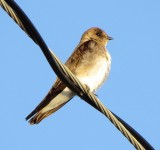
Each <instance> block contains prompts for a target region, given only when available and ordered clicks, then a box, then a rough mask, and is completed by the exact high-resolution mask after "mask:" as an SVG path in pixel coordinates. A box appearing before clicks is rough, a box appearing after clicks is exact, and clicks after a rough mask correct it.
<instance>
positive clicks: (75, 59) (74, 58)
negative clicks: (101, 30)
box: [26, 41, 90, 124]
mask: <svg viewBox="0 0 160 150" xmlns="http://www.w3.org/2000/svg"><path fill="white" fill-rule="evenodd" d="M89 42H90V41H87V42H85V43H82V44H81V45H78V46H77V48H76V49H75V51H74V52H73V53H72V55H71V56H70V57H69V59H68V60H67V62H66V63H65V65H66V66H67V67H68V69H70V71H71V72H72V73H73V74H74V72H75V70H76V67H77V64H78V63H79V61H81V60H82V59H83V55H84V53H85V52H86V51H88V45H89ZM65 87H66V85H65V84H64V83H63V82H62V81H61V80H60V79H59V78H57V80H56V82H55V84H54V85H53V86H52V88H51V90H50V91H49V92H48V94H47V95H46V97H45V98H44V99H43V100H42V101H41V103H40V104H39V105H38V106H37V107H36V108H35V109H34V110H33V111H32V112H31V113H30V114H29V115H28V116H27V117H26V120H28V119H30V118H31V117H32V116H34V115H35V114H36V113H38V112H39V111H40V110H42V109H43V108H44V107H45V106H46V105H48V104H49V103H50V101H51V100H53V99H54V98H55V97H56V96H57V95H58V94H59V93H60V92H62V91H63V90H64V88H65ZM63 105H64V104H63ZM63 105H61V106H59V107H57V108H55V109H54V110H50V111H49V112H46V114H44V115H43V118H44V117H47V116H48V115H49V114H51V113H53V112H55V111H56V110H58V109H59V108H61V107H62V106H63ZM43 118H39V121H41V120H42V119H43ZM30 123H32V120H31V121H30ZM33 124H34V122H33Z"/></svg>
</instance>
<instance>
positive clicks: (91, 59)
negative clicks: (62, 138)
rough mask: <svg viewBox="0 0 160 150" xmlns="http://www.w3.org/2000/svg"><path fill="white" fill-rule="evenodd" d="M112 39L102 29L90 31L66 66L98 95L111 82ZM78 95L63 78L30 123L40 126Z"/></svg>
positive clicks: (39, 106) (53, 88) (30, 116)
mask: <svg viewBox="0 0 160 150" xmlns="http://www.w3.org/2000/svg"><path fill="white" fill-rule="evenodd" d="M109 40H112V38H111V37H110V36H108V35H107V34H106V33H105V32H104V31H103V30H102V29H100V28H96V27H94V28H90V29H88V30H87V31H86V32H84V34H83V35H82V37H81V40H80V43H79V44H78V46H77V47H76V49H75V50H74V52H73V53H72V55H71V56H70V57H69V59H68V60H67V62H66V63H65V65H66V66H67V67H68V69H70V71H71V72H72V73H73V74H74V75H75V76H76V77H77V78H78V79H79V80H80V81H81V82H82V83H83V84H85V85H86V86H87V87H88V88H89V89H90V91H91V92H95V91H96V90H97V89H98V88H99V87H100V86H101V85H102V83H103V82H104V81H105V80H106V79H107V77H108V75H109V72H110V66H111V56H110V54H109V52H108V50H107V49H106V45H107V43H108V41H109ZM74 96H75V93H74V92H73V91H71V90H70V89H69V88H68V87H67V86H66V85H65V84H64V83H63V82H62V81H61V80H60V79H59V78H57V80H56V81H55V83H54V85H53V86H52V88H51V89H50V91H49V92H48V94H47V95H46V97H45V98H44V99H43V100H42V102H41V103H40V104H39V105H38V106H37V107H36V108H35V109H34V110H33V111H32V112H31V113H30V114H29V115H28V116H27V117H26V120H28V119H30V118H31V119H30V120H29V122H30V124H38V123H39V122H40V121H42V120H43V119H44V118H45V117H47V116H49V115H51V114H52V113H54V112H55V111H57V110H58V109H60V108H61V107H62V106H64V105H65V104H66V103H67V102H68V101H69V100H71V99H72V98H73V97H74Z"/></svg>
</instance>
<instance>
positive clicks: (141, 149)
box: [0, 0, 154, 150]
mask: <svg viewBox="0 0 160 150" xmlns="http://www.w3.org/2000/svg"><path fill="white" fill-rule="evenodd" d="M0 5H1V7H2V8H3V9H4V10H5V11H6V12H7V13H8V15H9V16H10V17H11V18H12V19H13V20H14V21H15V22H16V23H17V24H18V25H19V26H20V27H21V29H22V30H23V31H24V32H25V33H26V34H27V35H28V36H29V37H30V38H31V39H32V40H33V41H34V42H35V43H36V44H38V45H39V46H40V44H41V43H39V41H40V40H42V42H44V41H43V39H42V38H41V36H40V35H39V37H38V38H37V37H36V36H35V35H34V33H35V31H37V30H36V29H35V31H34V33H32V31H33V30H30V27H28V26H27V25H32V23H31V22H29V23H28V22H26V20H25V21H24V20H22V16H21V17H19V13H20V12H21V11H22V10H18V13H17V11H16V10H14V8H13V6H14V7H15V6H16V7H17V6H18V5H17V4H16V3H15V2H14V1H13V0H0ZM11 5H12V7H11ZM17 8H18V7H17ZM23 15H24V12H23ZM23 17H27V16H26V15H25V16H23ZM27 19H28V18H27ZM28 20H29V19H28ZM28 20H27V21H28ZM29 21H30V20H29ZM27 23H28V24H27ZM26 24H27V25H26ZM32 28H33V29H34V28H35V27H34V26H33V25H32ZM44 44H45V43H44ZM45 46H46V45H44V46H40V47H41V49H42V51H43V48H44V49H45ZM47 50H48V51H49V53H50V55H51V57H50V58H47V60H48V62H49V63H50V65H51V63H53V62H55V63H56V64H55V66H57V67H52V68H53V70H54V71H55V72H56V74H58V77H59V78H60V79H61V80H62V81H63V82H64V83H65V84H66V85H67V86H68V87H69V88H70V89H71V90H73V91H74V92H75V93H76V94H77V95H78V96H80V97H81V98H82V99H84V100H85V101H86V102H87V103H89V104H90V105H92V106H93V107H94V108H96V109H97V110H99V111H100V112H101V113H103V114H104V115H105V116H106V117H107V118H108V119H109V120H110V121H111V122H112V123H113V124H114V125H115V127H116V128H117V129H118V130H119V131H121V133H122V134H123V135H124V136H125V137H126V138H127V139H128V140H129V141H130V143H131V144H132V145H133V146H134V147H135V148H136V149H138V150H145V149H147V150H154V148H153V147H152V146H151V145H150V144H149V143H148V142H147V141H146V140H145V139H144V138H143V137H141V136H140V135H139V134H137V132H136V131H135V130H134V129H133V128H132V127H130V126H129V125H128V124H127V123H125V122H124V121H123V120H122V119H121V118H119V117H118V116H117V115H115V114H114V113H112V112H111V111H110V110H109V109H107V108H106V107H105V106H104V105H103V104H102V103H101V102H100V100H99V99H98V98H97V97H96V96H95V95H94V94H93V93H92V92H90V90H89V89H88V88H87V87H86V86H85V85H83V84H82V83H81V82H80V81H79V80H78V79H77V78H76V77H75V76H74V75H73V74H72V72H71V71H70V70H69V69H68V68H67V67H66V66H65V65H63V64H62V63H61V62H60V61H59V59H58V58H57V57H56V56H55V54H54V53H53V52H52V51H51V50H49V49H48V47H47ZM45 56H46V55H45ZM46 57H47V56H46ZM52 59H53V61H52ZM51 66H52V65H51ZM55 68H56V69H58V71H59V72H60V73H57V72H58V71H57V70H56V69H55ZM62 75H63V77H62ZM134 131H135V132H134ZM139 136H140V137H139ZM139 141H140V142H139Z"/></svg>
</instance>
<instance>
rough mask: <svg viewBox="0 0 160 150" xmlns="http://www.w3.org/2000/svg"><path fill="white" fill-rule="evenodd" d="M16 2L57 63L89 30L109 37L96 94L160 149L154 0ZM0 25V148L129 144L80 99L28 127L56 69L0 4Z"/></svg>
mask: <svg viewBox="0 0 160 150" xmlns="http://www.w3.org/2000/svg"><path fill="white" fill-rule="evenodd" d="M16 2H17V3H18V4H19V5H20V6H21V8H22V9H23V10H24V11H25V12H26V14H27V15H28V16H29V18H30V19H31V20H32V21H33V23H34V25H35V26H36V27H37V29H38V30H39V32H40V33H41V35H42V36H43V38H44V40H45V41H46V43H47V45H48V46H49V47H50V48H51V49H52V50H53V51H54V52H55V54H56V55H57V56H58V57H59V58H60V59H61V60H62V62H65V61H66V59H67V58H68V57H69V56H70V54H71V53H72V51H73V50H74V48H75V47H76V45H77V44H78V42H79V40H80V37H81V35H82V33H83V32H84V31H85V30H86V29H88V28H90V27H93V26H98V27H100V28H102V29H103V30H105V31H106V32H107V33H108V34H109V35H110V36H112V37H114V40H113V41H111V42H109V44H108V46H107V48H108V50H109V52H110V54H111V56H112V69H111V73H110V76H109V79H108V80H107V82H106V83H105V84H104V85H103V86H102V87H101V88H100V90H99V91H98V92H97V94H98V96H99V98H100V99H101V101H102V102H103V103H104V104H105V106H107V107H108V108H109V109H110V110H112V111H113V112H114V113H116V114H117V115H119V116H120V117H121V118H123V119H124V120H125V121H126V122H127V123H129V124H130V125H131V126H132V127H133V128H135V129H136V130H137V131H138V132H139V133H140V134H141V135H142V136H144V137H145V138H146V139H147V140H148V141H149V142H150V143H151V144H152V145H153V146H154V147H155V149H160V117H159V114H160V109H159V108H160V91H159V90H160V9H159V8H160V1H159V0H154V1H149V0H141V1H139V0H134V1H128V0H121V1H118V0H117V1H116V0H113V1H112V0H110V1H108V0H99V1H91V0H88V1H86V0H81V1H75V0H70V1H65V2H64V1H62V0H59V1H52V0H46V1H22V0H17V1H16ZM0 26H1V27H0V41H1V44H0V49H1V50H0V103H1V108H0V120H1V121H0V149H3V150H11V149H12V150H22V149H23V150H28V149H30V150H32V149H36V150H46V149H47V150H51V149H52V150H53V149H54V150H56V149H57V150H64V149H70V150H72V149H76V150H89V149H90V150H91V149H92V150H97V149H101V150H106V149H113V150H115V149H126V150H132V149H134V147H133V146H132V145H131V144H130V143H129V142H128V140H126V138H125V137H124V136H123V135H122V134H121V133H120V132H119V131H118V130H117V129H116V128H115V127H114V126H113V125H112V124H111V123H110V122H109V120H108V119H107V118H105V117H104V116H103V115H102V114H100V113H99V112H98V111H96V110H94V109H93V108H92V107H91V106H89V105H88V104H86V103H85V102H84V101H83V100H81V99H80V98H78V97H75V98H74V99H73V100H72V101H71V102H70V103H68V104H67V105H66V106H65V107H63V109H61V110H59V111H58V112H56V113H55V114H54V115H52V116H50V117H48V118H47V119H45V120H43V121H42V122H41V123H40V124H38V125H35V126H30V125H29V124H28V123H27V122H26V121H25V117H26V116H27V115H28V114H29V113H30V112H31V111H32V110H33V109H34V108H35V106H36V105H37V104H38V103H39V102H40V101H41V100H42V99H43V97H44V96H45V94H46V93H47V92H48V90H49V89H50V87H51V86H52V84H53V82H54V80H55V74H54V72H53V71H52V69H51V67H50V66H49V64H48V63H47V61H46V59H45V58H44V56H43V54H42V52H41V50H40V49H39V47H38V46H36V44H35V43H34V42H33V41H32V40H31V39H30V38H28V36H26V35H25V33H24V32H22V31H21V29H20V28H19V27H18V26H17V25H16V24H15V23H14V22H13V21H12V20H11V19H10V17H9V16H8V15H7V14H6V13H5V12H4V11H3V10H2V9H0Z"/></svg>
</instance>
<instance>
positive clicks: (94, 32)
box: [80, 27, 113, 46]
mask: <svg viewBox="0 0 160 150" xmlns="http://www.w3.org/2000/svg"><path fill="white" fill-rule="evenodd" d="M112 39H113V38H112V37H110V36H108V35H107V34H106V33H105V32H104V31H103V30H102V29H100V28H97V27H93V28H90V29H88V30H87V31H86V32H84V34H83V35H82V38H81V41H80V42H81V43H83V42H86V41H89V40H94V41H96V42H97V43H100V44H103V45H105V46H106V45H107V43H108V41H109V40H112Z"/></svg>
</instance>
